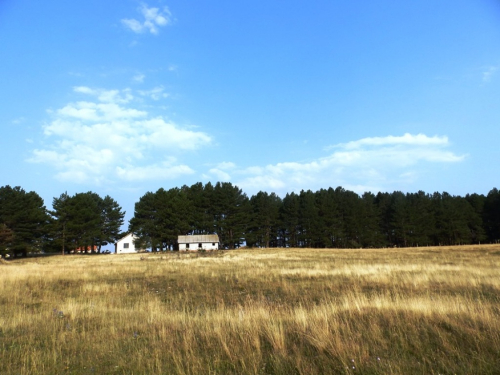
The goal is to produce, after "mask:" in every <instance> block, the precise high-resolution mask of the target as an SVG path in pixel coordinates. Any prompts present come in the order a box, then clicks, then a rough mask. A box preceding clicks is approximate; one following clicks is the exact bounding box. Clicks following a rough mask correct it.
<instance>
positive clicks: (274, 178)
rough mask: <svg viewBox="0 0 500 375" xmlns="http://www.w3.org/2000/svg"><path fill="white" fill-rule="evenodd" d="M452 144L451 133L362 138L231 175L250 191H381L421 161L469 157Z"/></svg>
mask: <svg viewBox="0 0 500 375" xmlns="http://www.w3.org/2000/svg"><path fill="white" fill-rule="evenodd" d="M449 146H450V143H449V141H448V138H447V137H445V136H432V137H429V136H427V135H425V134H417V135H412V134H404V135H403V136H387V137H374V138H363V139H360V140H356V141H352V142H348V143H343V144H337V145H334V146H332V148H333V150H334V151H333V153H331V154H330V155H328V156H325V157H322V158H318V159H316V160H311V161H309V162H302V163H300V162H281V163H276V164H269V165H267V166H252V167H248V168H240V169H237V168H233V170H232V176H234V183H235V184H236V185H238V186H239V187H241V188H242V189H244V190H245V191H247V192H248V193H255V192H257V191H259V190H268V191H269V190H272V191H275V192H277V193H280V194H284V193H286V192H290V191H298V190H301V189H319V188H324V187H329V186H334V187H335V186H343V187H345V188H348V189H351V190H354V191H357V192H363V191H367V190H372V191H377V190H378V191H381V190H385V188H384V187H385V186H386V185H391V184H393V183H409V182H414V181H415V180H416V179H417V178H418V173H417V170H418V169H419V168H420V167H421V166H422V165H425V166H426V167H429V166H430V165H431V164H443V163H456V162H460V161H462V160H464V158H465V155H456V154H455V153H453V152H452V151H449V150H447V148H448V147H449ZM220 172H221V168H215V169H211V170H210V171H209V172H208V176H214V177H219V176H220V175H221V173H220ZM359 189H363V190H362V191H361V190H359Z"/></svg>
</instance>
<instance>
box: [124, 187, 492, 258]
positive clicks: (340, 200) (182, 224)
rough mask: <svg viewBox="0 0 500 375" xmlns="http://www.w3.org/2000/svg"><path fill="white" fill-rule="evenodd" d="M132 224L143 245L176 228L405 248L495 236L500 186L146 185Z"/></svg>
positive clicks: (260, 241) (170, 242)
mask: <svg viewBox="0 0 500 375" xmlns="http://www.w3.org/2000/svg"><path fill="white" fill-rule="evenodd" d="M129 230H130V231H131V232H133V233H134V234H135V235H136V236H137V237H138V238H139V242H140V245H141V246H144V247H148V248H151V249H153V250H166V249H175V241H176V239H177V236H178V235H180V234H212V233H216V234H218V235H219V239H220V241H221V247H222V248H228V249H233V248H237V247H239V246H241V245H243V244H246V245H247V246H250V247H256V246H258V247H315V248H328V247H337V248H358V247H364V248H366V247H393V246H398V247H403V246H428V245H459V244H470V243H481V242H496V241H498V239H500V193H499V191H498V190H497V189H493V190H491V191H490V192H489V193H488V195H487V196H484V195H478V194H468V195H466V196H465V197H460V196H452V195H450V194H448V193H433V194H426V193H424V192H423V191H419V192H418V193H408V194H404V193H402V192H397V191H396V192H393V193H378V194H376V195H374V194H372V193H365V194H363V195H361V196H359V195H358V194H356V193H354V192H352V191H348V190H345V189H343V188H341V187H338V188H336V189H333V188H329V189H321V190H318V191H316V192H312V191H310V190H307V191H301V192H300V193H289V194H287V195H286V196H285V197H284V198H280V197H279V196H277V195H276V194H274V193H271V194H269V193H267V192H262V191H261V192H259V193H257V194H256V195H254V196H252V197H250V198H248V197H247V195H246V194H245V193H243V192H242V191H241V189H239V188H238V187H237V186H233V185H232V184H231V183H217V184H216V185H215V186H213V185H212V184H210V183H207V184H205V185H203V184H202V183H196V184H194V185H192V186H190V187H189V186H183V187H181V188H173V189H170V190H165V189H159V190H158V191H157V192H155V193H153V192H148V193H146V194H145V195H144V196H142V197H141V198H140V200H139V202H137V203H136V205H135V212H134V217H133V218H132V219H131V221H130V226H129Z"/></svg>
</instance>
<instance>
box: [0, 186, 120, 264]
mask: <svg viewBox="0 0 500 375" xmlns="http://www.w3.org/2000/svg"><path fill="white" fill-rule="evenodd" d="M52 205H53V209H52V210H47V208H46V207H45V205H44V202H43V199H42V198H41V197H40V196H39V195H38V194H37V193H35V192H33V191H31V192H26V191H25V190H24V189H22V188H21V187H19V186H17V187H14V188H12V187H10V186H3V187H0V255H7V254H8V255H10V256H16V255H18V254H23V255H24V256H26V255H27V253H28V252H35V253H37V252H41V251H43V252H62V253H65V252H72V251H76V250H77V249H81V250H83V251H86V250H95V251H98V252H100V250H101V247H102V246H105V245H107V244H108V243H114V242H115V241H116V240H117V239H118V238H120V233H121V231H120V229H121V226H122V225H123V218H124V216H125V212H123V211H122V209H121V207H120V206H119V205H118V203H117V202H116V201H115V200H114V199H113V198H111V197H110V196H105V197H104V198H101V197H100V196H99V195H98V194H96V193H93V192H88V193H78V194H75V195H73V196H69V195H68V194H66V193H64V194H62V195H61V196H60V197H58V198H54V200H53V202H52Z"/></svg>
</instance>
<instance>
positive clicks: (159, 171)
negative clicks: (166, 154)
mask: <svg viewBox="0 0 500 375" xmlns="http://www.w3.org/2000/svg"><path fill="white" fill-rule="evenodd" d="M193 173H194V171H193V170H192V169H191V168H190V167H188V166H187V165H182V164H181V165H171V161H166V162H164V163H162V164H153V165H148V166H145V167H134V166H127V167H116V174H117V175H118V176H119V177H120V178H121V179H122V180H125V181H143V180H171V179H175V178H178V177H180V176H182V175H189V174H193Z"/></svg>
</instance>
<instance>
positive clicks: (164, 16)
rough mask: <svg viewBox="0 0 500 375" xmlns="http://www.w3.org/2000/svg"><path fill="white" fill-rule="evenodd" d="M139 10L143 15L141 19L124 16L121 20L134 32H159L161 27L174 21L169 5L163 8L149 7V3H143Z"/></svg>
mask: <svg viewBox="0 0 500 375" xmlns="http://www.w3.org/2000/svg"><path fill="white" fill-rule="evenodd" d="M138 11H139V13H140V14H141V16H142V17H141V19H139V20H138V19H135V18H124V19H122V20H121V21H122V24H123V25H124V26H125V27H126V28H128V29H130V30H132V31H133V32H134V33H137V34H141V33H144V32H149V33H151V34H158V32H159V28H160V27H164V26H167V25H169V24H171V23H172V13H171V12H170V10H169V9H168V8H167V7H163V9H160V8H154V7H151V8H149V7H148V6H147V4H145V3H141V5H140V7H139V8H138Z"/></svg>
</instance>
